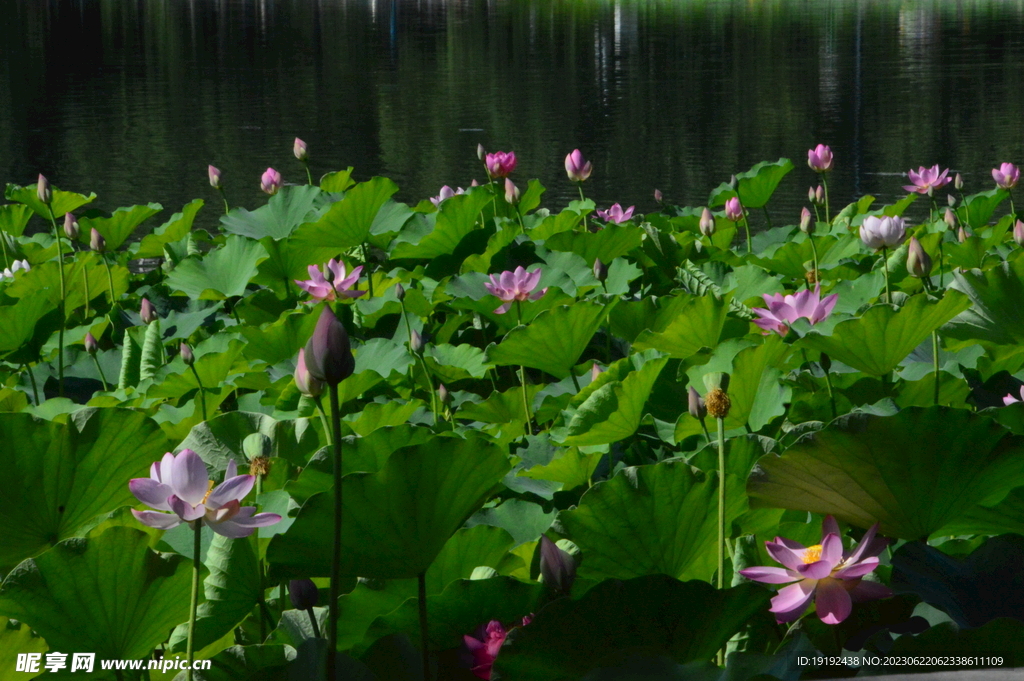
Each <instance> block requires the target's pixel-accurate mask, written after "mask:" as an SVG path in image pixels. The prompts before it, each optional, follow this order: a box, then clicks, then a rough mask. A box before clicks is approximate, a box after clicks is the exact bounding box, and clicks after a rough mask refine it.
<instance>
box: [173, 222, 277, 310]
mask: <svg viewBox="0 0 1024 681" xmlns="http://www.w3.org/2000/svg"><path fill="white" fill-rule="evenodd" d="M266 257H267V250H266V249H265V248H263V246H262V244H260V242H258V241H253V240H252V239H246V238H245V237H240V236H229V237H228V238H227V242H226V243H225V244H224V245H223V246H222V247H220V248H218V249H217V250H215V251H211V252H209V253H207V254H206V255H205V256H203V257H202V258H198V257H192V258H188V259H186V260H184V261H182V262H181V263H179V264H178V266H177V267H175V268H174V269H173V270H171V273H170V274H169V275H167V280H166V281H167V285H168V286H169V287H170V288H171V289H172V290H174V291H179V292H181V293H183V294H184V295H187V296H189V297H190V298H201V299H204V300H220V299H222V298H229V297H231V296H241V295H243V294H244V293H245V287H246V286H247V285H248V284H249V280H250V279H252V278H253V276H254V275H255V274H256V266H257V265H258V264H259V263H260V261H262V260H264V259H265V258H266Z"/></svg>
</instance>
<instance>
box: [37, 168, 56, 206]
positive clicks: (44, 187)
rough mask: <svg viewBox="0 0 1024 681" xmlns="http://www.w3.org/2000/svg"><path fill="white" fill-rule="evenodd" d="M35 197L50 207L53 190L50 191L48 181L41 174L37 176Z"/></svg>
mask: <svg viewBox="0 0 1024 681" xmlns="http://www.w3.org/2000/svg"><path fill="white" fill-rule="evenodd" d="M36 197H37V198H38V199H39V200H40V201H42V202H43V203H45V204H46V205H50V202H51V201H53V190H52V189H50V181H49V180H47V179H46V178H45V177H43V176H42V175H41V174H40V175H39V180H37V181H36Z"/></svg>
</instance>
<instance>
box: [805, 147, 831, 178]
mask: <svg viewBox="0 0 1024 681" xmlns="http://www.w3.org/2000/svg"><path fill="white" fill-rule="evenodd" d="M807 165H809V166H810V167H811V170H813V171H814V172H816V173H827V172H828V171H830V170H832V150H831V149H829V148H828V147H827V146H825V145H824V144H819V145H818V146H816V147H814V148H813V149H809V150H808V151H807Z"/></svg>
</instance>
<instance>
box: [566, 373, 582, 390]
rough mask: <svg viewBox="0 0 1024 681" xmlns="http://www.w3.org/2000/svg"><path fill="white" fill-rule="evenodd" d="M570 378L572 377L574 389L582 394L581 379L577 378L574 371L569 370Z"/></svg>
mask: <svg viewBox="0 0 1024 681" xmlns="http://www.w3.org/2000/svg"><path fill="white" fill-rule="evenodd" d="M569 376H570V377H572V385H573V387H574V388H576V393H577V394H579V392H580V379H578V378H576V372H575V371H573V370H572V369H569Z"/></svg>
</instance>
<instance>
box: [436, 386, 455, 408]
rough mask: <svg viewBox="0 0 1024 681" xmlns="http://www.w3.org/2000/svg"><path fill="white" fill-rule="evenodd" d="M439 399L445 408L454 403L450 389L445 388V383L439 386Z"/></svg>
mask: <svg viewBox="0 0 1024 681" xmlns="http://www.w3.org/2000/svg"><path fill="white" fill-rule="evenodd" d="M437 399H439V400H440V401H441V404H443V405H445V406H447V405H449V404H451V403H452V394H451V393H450V392H448V388H446V387H444V383H438V384H437Z"/></svg>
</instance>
